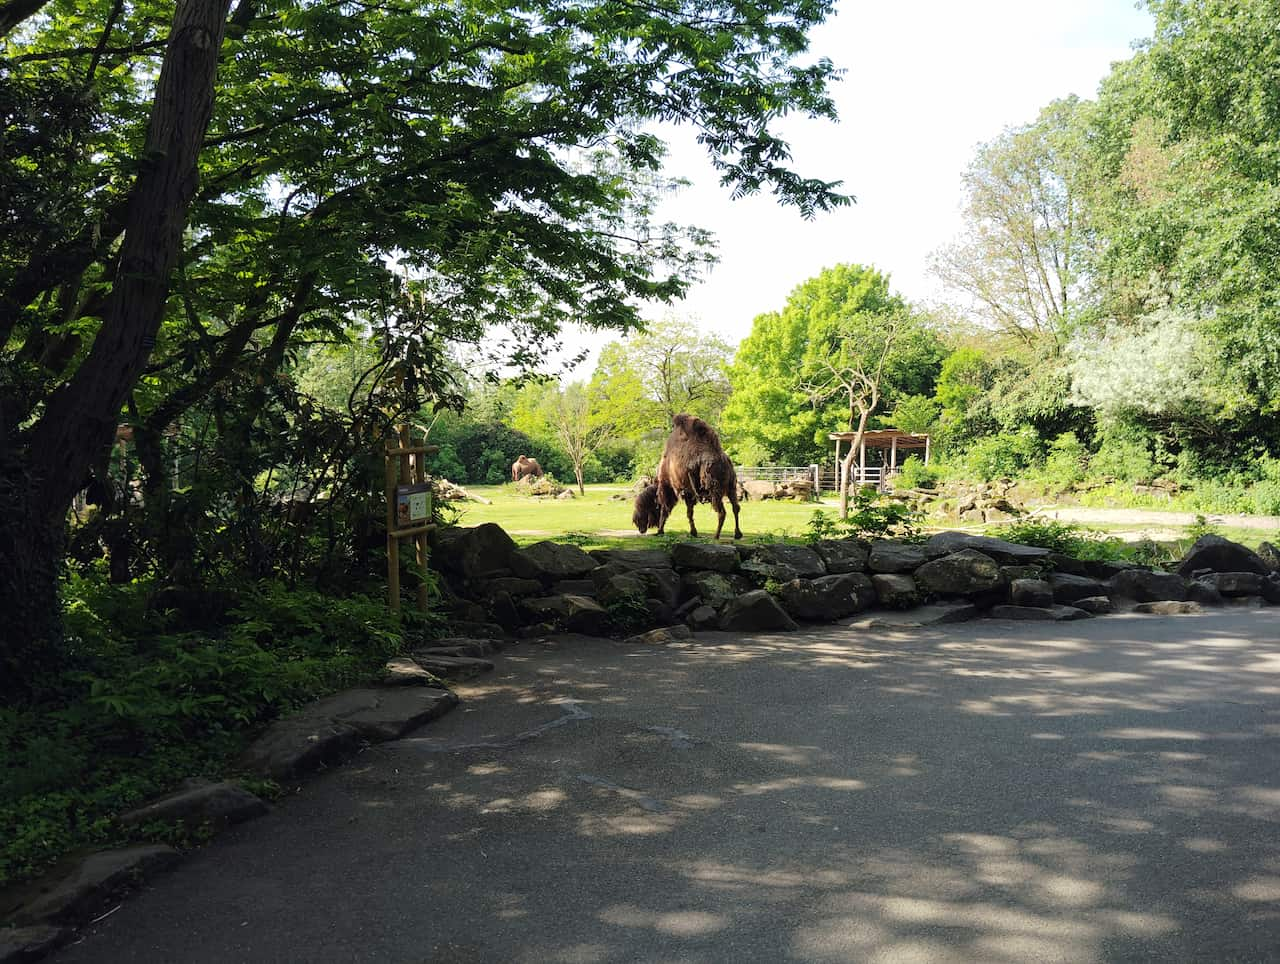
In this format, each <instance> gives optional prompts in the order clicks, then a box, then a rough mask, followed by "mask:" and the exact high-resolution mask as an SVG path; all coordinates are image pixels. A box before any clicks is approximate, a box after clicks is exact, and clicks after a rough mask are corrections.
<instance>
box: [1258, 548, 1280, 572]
mask: <svg viewBox="0 0 1280 964" xmlns="http://www.w3.org/2000/svg"><path fill="white" fill-rule="evenodd" d="M1258 558H1259V559H1261V560H1262V561H1263V562H1264V563H1266V565H1267V568H1268V569H1270V570H1271V571H1272V572H1275V571H1276V570H1280V549H1277V548H1276V547H1275V546H1273V545H1272V544H1271V543H1269V542H1259V543H1258Z"/></svg>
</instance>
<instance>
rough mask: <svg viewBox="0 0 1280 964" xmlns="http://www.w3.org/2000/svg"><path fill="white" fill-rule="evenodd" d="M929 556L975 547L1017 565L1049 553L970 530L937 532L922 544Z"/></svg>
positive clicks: (992, 556) (1038, 559) (998, 559)
mask: <svg viewBox="0 0 1280 964" xmlns="http://www.w3.org/2000/svg"><path fill="white" fill-rule="evenodd" d="M924 548H925V552H927V553H928V554H929V555H930V556H945V555H947V554H948V553H952V552H958V551H959V550H961V549H977V550H978V551H979V552H981V553H983V554H984V555H988V556H990V557H991V558H992V559H995V560H996V561H997V562H1003V563H1008V564H1010V565H1019V564H1023V563H1032V562H1038V561H1040V560H1042V559H1045V558H1046V557H1047V556H1048V555H1049V550H1048V549H1041V548H1038V547H1037V546H1020V545H1017V544H1016V543H1013V542H1006V541H1005V540H1004V539H997V538H995V537H994V536H978V535H974V534H973V533H970V532H939V533H938V534H937V535H935V536H930V537H929V541H928V542H926V543H925V544H924Z"/></svg>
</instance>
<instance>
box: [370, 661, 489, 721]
mask: <svg viewBox="0 0 1280 964" xmlns="http://www.w3.org/2000/svg"><path fill="white" fill-rule="evenodd" d="M413 660H414V662H415V663H417V664H418V665H419V666H421V667H422V668H423V669H424V670H426V671H427V672H428V673H431V674H432V675H433V676H438V677H440V678H441V679H447V680H450V681H452V682H455V683H460V682H462V681H463V680H468V679H475V678H476V677H477V676H481V675H483V674H484V673H492V672H493V663H492V662H490V661H489V660H487V659H482V658H480V657H479V656H459V655H455V654H453V653H439V652H432V651H430V650H425V649H420V650H418V651H417V652H415V653H414V654H413ZM397 735H398V734H397ZM385 739H388V740H393V739H395V736H387V737H385Z"/></svg>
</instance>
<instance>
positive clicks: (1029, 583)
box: [1009, 579, 1105, 609]
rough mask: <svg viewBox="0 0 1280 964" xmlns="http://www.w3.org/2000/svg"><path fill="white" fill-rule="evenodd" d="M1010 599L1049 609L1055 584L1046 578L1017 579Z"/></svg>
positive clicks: (1011, 588)
mask: <svg viewBox="0 0 1280 964" xmlns="http://www.w3.org/2000/svg"><path fill="white" fill-rule="evenodd" d="M1104 598H1105V597H1104ZM1009 601H1010V602H1011V603H1013V605H1015V606H1031V607H1033V608H1039V609H1048V608H1049V607H1050V606H1052V605H1053V586H1051V585H1049V583H1048V582H1047V581H1046V580H1044V579H1015V580H1014V581H1013V582H1012V583H1010V585H1009ZM1081 608H1083V607H1081Z"/></svg>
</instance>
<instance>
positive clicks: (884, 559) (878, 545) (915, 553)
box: [867, 539, 929, 573]
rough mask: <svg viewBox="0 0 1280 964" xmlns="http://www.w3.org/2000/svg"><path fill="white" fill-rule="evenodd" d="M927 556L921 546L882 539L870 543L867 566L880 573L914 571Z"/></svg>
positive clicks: (922, 563) (923, 562) (921, 564)
mask: <svg viewBox="0 0 1280 964" xmlns="http://www.w3.org/2000/svg"><path fill="white" fill-rule="evenodd" d="M928 558H929V557H928V556H927V555H925V551H924V548H923V547H921V546H913V545H909V544H908V543H905V542H889V541H886V540H883V539H882V540H879V541H877V542H873V543H871V554H870V555H869V556H868V557H867V568H868V569H870V570H871V571H872V572H880V573H896V572H915V570H917V569H919V568H920V567H921V566H923V565H924V564H925V562H926V561H927V560H928Z"/></svg>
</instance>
